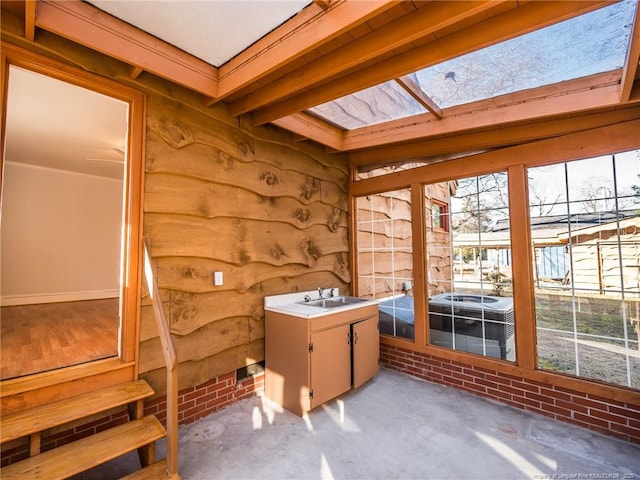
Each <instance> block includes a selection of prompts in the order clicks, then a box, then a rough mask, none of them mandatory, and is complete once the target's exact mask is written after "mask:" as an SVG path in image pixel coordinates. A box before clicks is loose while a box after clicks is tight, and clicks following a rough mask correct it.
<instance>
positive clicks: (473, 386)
mask: <svg viewBox="0 0 640 480" xmlns="http://www.w3.org/2000/svg"><path fill="white" fill-rule="evenodd" d="M462 387H463V388H465V389H467V390H472V391H474V392H480V393H486V391H487V387H483V386H482V385H478V384H477V383H473V382H464V383H463V385H462Z"/></svg>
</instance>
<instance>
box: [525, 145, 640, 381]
mask: <svg viewBox="0 0 640 480" xmlns="http://www.w3.org/2000/svg"><path fill="white" fill-rule="evenodd" d="M529 198H530V203H531V205H530V210H531V237H532V241H533V247H534V252H535V258H534V262H535V263H534V269H533V272H534V286H535V300H536V321H537V350H538V367H539V368H541V369H545V370H552V371H557V372H561V373H567V374H571V375H576V376H579V377H586V378H591V379H596V380H601V381H604V382H608V383H613V384H617V385H623V386H628V387H634V388H640V351H639V350H638V335H639V334H640V324H639V322H640V215H639V212H640V151H634V152H626V153H622V154H617V155H612V156H607V157H598V158H591V159H585V160H579V161H575V162H570V163H563V164H559V165H553V166H551V167H537V168H531V169H529Z"/></svg>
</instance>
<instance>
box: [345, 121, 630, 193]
mask: <svg viewBox="0 0 640 480" xmlns="http://www.w3.org/2000/svg"><path fill="white" fill-rule="evenodd" d="M638 131H640V119H635V120H629V121H627V122H621V123H616V124H611V125H605V126H603V127H597V128H593V129H588V130H583V131H580V132H576V133H572V134H569V135H561V136H558V137H552V138H547V139H542V140H539V141H535V142H530V143H525V144H522V145H514V146H511V147H507V148H502V149H499V150H495V151H491V152H486V153H479V154H477V155H473V156H471V157H464V158H458V159H455V160H449V161H446V162H441V163H436V164H433V165H427V166H424V167H418V168H414V169H409V170H404V171H401V172H396V173H394V174H393V175H381V176H377V177H373V178H367V179H363V180H359V181H357V182H352V183H351V184H350V185H349V193H350V195H352V196H356V197H357V196H361V195H368V194H370V193H371V192H375V191H378V192H381V191H389V190H397V189H401V188H405V187H407V186H409V185H411V184H413V183H415V182H416V178H428V179H429V182H430V183H438V182H444V181H448V180H451V179H455V178H464V177H467V176H471V175H482V174H484V173H492V172H496V171H499V170H501V169H506V168H508V167H509V166H512V165H517V164H519V163H521V162H522V161H523V159H526V160H528V161H527V163H529V164H535V165H550V164H552V163H555V162H558V161H565V162H569V161H572V160H580V159H583V158H589V157H596V156H599V155H605V154H610V153H611V152H623V151H625V150H631V149H634V148H638V135H637V133H638ZM532 159H535V161H531V160H532ZM479 169H480V170H479Z"/></svg>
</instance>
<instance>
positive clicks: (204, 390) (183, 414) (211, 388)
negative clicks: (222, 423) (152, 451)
mask: <svg viewBox="0 0 640 480" xmlns="http://www.w3.org/2000/svg"><path fill="white" fill-rule="evenodd" d="M262 390H264V373H261V374H259V375H254V376H253V377H249V378H245V379H243V380H239V381H237V382H236V372H231V373H228V374H226V375H220V376H218V377H214V378H212V379H211V380H209V381H208V382H205V383H203V384H202V385H198V386H197V387H193V388H187V389H185V390H181V391H180V392H178V424H179V425H187V424H189V423H192V422H195V421H196V420H199V419H201V418H202V417H206V416H207V415H209V414H211V413H213V412H217V411H218V410H222V409H223V408H225V407H228V406H229V405H233V404H234V403H236V402H237V401H239V400H242V399H243V398H247V397H250V396H253V395H255V394H257V393H258V392H260V391H262ZM144 414H145V415H155V416H156V417H157V418H158V420H160V422H162V424H163V425H165V426H166V421H167V398H166V396H162V397H159V398H156V399H155V400H152V401H151V402H148V403H145V406H144Z"/></svg>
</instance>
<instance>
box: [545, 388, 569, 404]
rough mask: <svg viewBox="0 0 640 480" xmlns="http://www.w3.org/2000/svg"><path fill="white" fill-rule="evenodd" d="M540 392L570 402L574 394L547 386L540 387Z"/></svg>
mask: <svg viewBox="0 0 640 480" xmlns="http://www.w3.org/2000/svg"><path fill="white" fill-rule="evenodd" d="M540 394H541V395H547V396H549V397H552V398H554V399H556V400H564V401H565V402H570V401H571V398H572V396H571V395H569V394H568V393H564V392H560V391H558V390H556V389H551V388H546V387H542V388H540Z"/></svg>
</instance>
